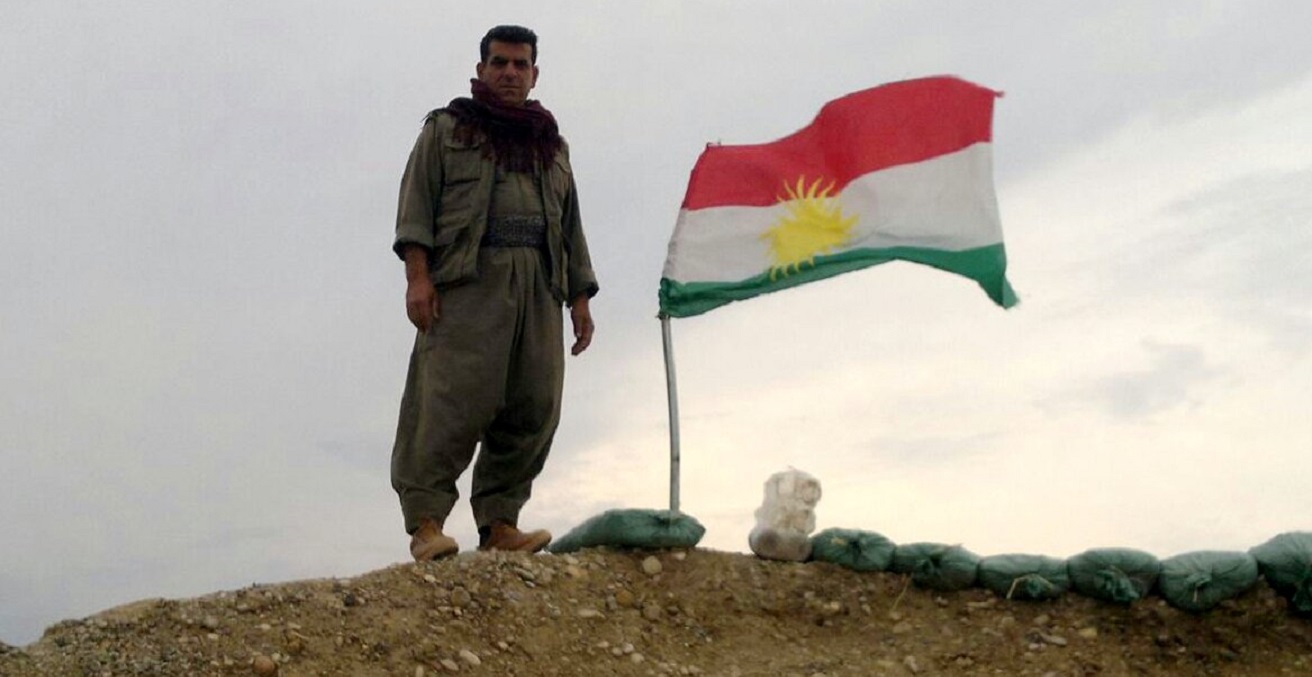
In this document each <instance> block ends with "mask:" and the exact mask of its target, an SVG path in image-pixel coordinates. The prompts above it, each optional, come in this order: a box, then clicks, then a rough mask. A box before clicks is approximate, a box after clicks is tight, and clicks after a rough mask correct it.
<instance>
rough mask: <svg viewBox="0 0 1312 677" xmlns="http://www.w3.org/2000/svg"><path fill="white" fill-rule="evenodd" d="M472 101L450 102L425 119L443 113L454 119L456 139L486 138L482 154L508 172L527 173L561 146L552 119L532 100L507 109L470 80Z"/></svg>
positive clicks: (476, 82)
mask: <svg viewBox="0 0 1312 677" xmlns="http://www.w3.org/2000/svg"><path fill="white" fill-rule="evenodd" d="M469 82H470V88H471V90H472V94H473V98H468V97H460V98H457V99H452V100H451V103H449V104H447V106H446V108H439V109H437V110H435V111H433V112H432V113H429V117H432V116H434V115H437V114H438V113H440V112H442V111H446V112H448V113H450V114H451V115H453V116H455V119H456V129H455V134H456V138H457V139H459V140H460V141H461V142H462V143H471V142H473V140H474V139H475V137H477V136H479V135H480V134H481V135H482V136H486V137H487V138H488V140H489V141H491V143H490V144H488V145H489V146H490V148H488V147H486V146H485V150H484V152H485V154H487V155H488V156H489V157H495V158H496V160H497V164H499V165H501V167H502V168H503V169H506V170H508V171H512V172H531V171H533V167H534V165H535V164H538V163H541V164H545V163H547V162H550V161H551V159H552V158H553V157H555V155H556V153H557V152H559V151H560V149H561V146H563V145H564V140H563V139H561V138H560V130H559V128H557V127H556V118H555V117H553V116H552V115H551V112H550V111H548V110H547V109H546V108H543V107H542V104H541V103H539V102H538V101H536V100H529V101H527V102H525V103H524V105H523V106H507V105H505V104H503V103H501V100H500V99H498V98H497V95H496V92H494V91H493V90H492V88H491V87H488V86H487V85H486V84H484V83H483V81H481V80H478V79H477V78H474V79H471V80H470V81H469Z"/></svg>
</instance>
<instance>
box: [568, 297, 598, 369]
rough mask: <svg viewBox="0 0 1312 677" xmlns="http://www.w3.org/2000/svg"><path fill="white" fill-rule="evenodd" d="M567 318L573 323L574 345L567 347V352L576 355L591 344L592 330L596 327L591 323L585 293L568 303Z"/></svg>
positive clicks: (590, 313)
mask: <svg viewBox="0 0 1312 677" xmlns="http://www.w3.org/2000/svg"><path fill="white" fill-rule="evenodd" d="M569 319H570V322H573V323H574V346H573V347H571V348H570V349H569V353H570V354H571V355H578V354H579V353H581V352H583V351H585V350H587V349H588V346H589V345H592V332H593V330H595V329H596V328H597V327H596V325H594V324H592V311H591V310H589V309H588V297H587V295H586V294H584V295H581V296H579V297H578V298H576V299H574V303H572V304H570V307H569Z"/></svg>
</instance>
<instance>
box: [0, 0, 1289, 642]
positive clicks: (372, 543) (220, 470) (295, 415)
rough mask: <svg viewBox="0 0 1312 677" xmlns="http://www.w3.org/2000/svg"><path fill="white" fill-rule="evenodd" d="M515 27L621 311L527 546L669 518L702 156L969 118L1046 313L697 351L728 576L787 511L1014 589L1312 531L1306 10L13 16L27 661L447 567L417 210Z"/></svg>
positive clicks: (5, 302) (300, 4)
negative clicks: (904, 97)
mask: <svg viewBox="0 0 1312 677" xmlns="http://www.w3.org/2000/svg"><path fill="white" fill-rule="evenodd" d="M544 7H545V8H544ZM498 23H522V24H525V25H529V26H531V27H533V28H535V29H536V30H537V31H538V33H539V35H540V36H541V41H540V45H539V47H540V51H541V54H540V58H539V65H540V67H541V69H542V75H541V79H540V82H539V86H538V88H537V89H536V90H535V92H534V96H535V97H537V98H539V99H541V100H542V102H543V103H544V105H546V106H547V107H548V108H550V109H551V110H552V111H553V112H554V113H555V115H556V117H557V118H558V120H559V121H560V124H561V127H562V130H563V131H564V133H565V135H566V136H567V138H568V139H569V140H570V144H571V148H572V157H573V164H574V168H575V172H576V175H577V179H578V182H579V185H580V192H581V196H582V201H583V202H582V208H583V215H584V222H585V228H586V230H587V233H588V238H589V241H590V244H591V249H592V255H593V260H594V262H595V263H596V268H597V273H598V276H599V278H600V282H601V287H602V291H601V295H600V296H598V297H597V299H596V300H595V301H594V303H593V313H594V316H595V318H596V320H597V324H598V334H597V337H596V340H595V341H594V343H593V347H592V348H591V349H590V350H589V351H588V352H587V353H585V354H584V355H583V356H581V357H578V358H571V359H570V360H569V361H568V374H567V378H566V395H565V397H566V400H565V413H564V418H563V422H562V424H561V428H560V431H559V433H558V435H557V442H556V446H555V448H554V451H553V456H552V458H551V460H550V462H549V463H548V466H547V470H546V472H545V474H544V475H543V477H542V478H541V479H540V481H539V482H538V484H537V485H536V487H535V494H534V499H533V501H532V502H531V503H530V504H529V506H528V508H527V509H526V511H525V513H524V515H523V523H524V524H525V525H527V526H534V527H536V526H545V527H548V528H550V529H553V530H554V531H556V532H557V533H558V534H560V533H563V532H564V531H566V530H568V529H569V528H570V527H572V526H573V525H575V524H577V523H578V522H580V521H582V520H583V519H586V518H587V517H589V516H591V515H594V514H596V513H597V512H600V511H601V510H604V509H607V508H613V507H656V508H659V507H665V506H666V505H667V500H668V499H667V496H668V433H667V427H666V426H667V418H666V400H665V381H664V366H663V363H662V358H661V344H660V328H659V323H658V322H657V321H656V319H655V314H656V308H657V304H656V288H657V282H658V280H659V278H660V272H661V267H662V264H663V262H664V258H665V252H666V244H667V242H668V239H669V236H670V233H671V232H672V229H673V225H674V220H675V216H676V214H677V212H678V207H679V204H680V201H681V199H682V197H683V191H684V188H685V186H686V182H687V178H688V172H689V170H690V169H691V167H692V164H693V161H694V160H695V159H696V157H697V155H698V153H700V151H701V149H702V148H703V146H704V145H705V144H706V143H707V142H710V141H722V142H724V143H756V142H763V141H769V140H772V139H775V138H778V137H780V136H783V135H786V134H788V133H791V132H792V131H794V130H796V129H797V128H799V127H801V126H803V125H805V124H806V123H808V122H809V121H810V120H811V118H812V116H813V115H814V114H815V113H816V111H817V110H818V109H819V107H820V105H821V104H822V103H824V102H825V101H827V100H829V99H832V98H835V97H837V96H841V95H843V94H845V93H848V92H851V91H855V90H858V89H864V88H866V87H870V86H873V85H876V84H880V83H884V82H889V81H893V80H900V79H905V78H910V77H920V76H925V75H936V74H953V75H959V76H961V77H964V78H966V79H969V80H972V81H974V82H977V83H979V84H982V85H985V86H987V87H991V88H994V89H998V90H1002V91H1004V92H1005V93H1006V96H1005V97H1004V98H1003V99H1001V100H999V102H998V104H997V107H996V114H995V148H994V157H995V163H996V166H995V174H996V180H997V190H998V200H999V206H1000V210H1001V214H1002V223H1003V231H1004V235H1005V238H1006V245H1007V249H1008V253H1009V257H1010V261H1011V268H1010V277H1011V280H1012V282H1013V284H1014V285H1015V287H1016V289H1017V291H1018V292H1019V294H1020V295H1021V298H1022V303H1021V305H1020V306H1018V307H1016V308H1014V309H1012V310H1010V311H1003V310H1001V309H999V308H997V307H996V306H994V305H993V304H992V303H990V302H989V301H988V299H987V298H986V297H985V296H984V294H983V293H982V292H981V291H980V290H979V288H978V287H977V286H976V285H975V284H974V283H973V282H970V281H968V280H966V279H964V278H958V277H954V276H951V275H948V274H945V273H941V272H938V271H934V270H930V269H928V268H923V267H917V266H915V265H912V264H907V263H892V264H888V265H884V266H878V267H875V268H871V269H868V270H865V271H861V272H858V273H853V274H850V275H846V276H843V277H839V278H835V279H832V280H828V281H825V282H820V283H816V284H813V285H809V286H805V287H801V288H798V289H794V290H790V291H786V292H781V293H778V294H775V295H771V296H767V297H761V298H758V299H754V300H751V301H747V302H744V303H737V304H732V305H730V306H727V307H725V308H723V309H720V310H716V311H713V312H712V313H710V314H708V315H704V316H700V317H696V318H689V319H685V320H676V321H675V322H674V326H673V334H674V347H675V353H676V362H677V367H678V379H679V386H680V407H681V410H682V413H683V418H682V426H683V452H684V463H683V475H682V476H683V483H682V494H683V506H682V507H683V508H684V510H685V511H686V512H688V513H689V514H692V515H693V516H695V517H697V518H698V519H700V520H701V521H702V522H703V524H705V525H706V526H707V533H706V537H705V539H704V540H703V545H704V546H706V547H711V548H716V549H721V550H732V551H745V550H746V548H747V540H746V538H747V533H748V531H749V530H750V529H751V526H752V523H753V522H752V512H753V510H754V509H755V508H756V506H757V505H759V503H760V500H761V496H762V484H763V483H764V481H765V479H766V478H767V477H768V476H769V475H770V474H771V473H773V472H776V471H779V470H782V469H785V468H787V467H788V466H795V467H797V468H799V469H802V470H806V471H808V472H810V473H811V474H813V475H815V476H816V477H817V478H818V479H819V480H820V481H821V484H822V486H823V489H824V497H823V498H822V499H821V501H820V503H819V505H818V507H817V523H818V525H819V527H820V528H825V527H830V526H844V527H853V528H862V529H869V530H873V531H878V532H880V533H882V534H884V535H886V536H888V537H889V538H891V539H893V540H894V541H895V542H911V541H945V542H952V543H962V544H964V545H966V546H967V547H969V548H971V549H972V550H975V551H976V552H978V553H980V554H985V555H987V554H997V553H1002V552H1028V553H1038V554H1048V555H1053V556H1069V555H1072V554H1075V553H1078V552H1080V551H1082V550H1085V549H1088V548H1091V547H1099V546H1127V547H1137V548H1142V549H1146V550H1149V551H1150V552H1153V553H1155V554H1158V555H1159V556H1163V557H1165V556H1169V555H1172V554H1177V553H1179V552H1184V551H1188V550H1196V549H1246V548H1248V547H1250V546H1253V545H1256V544H1258V543H1261V542H1263V541H1265V540H1266V539H1268V538H1270V537H1271V536H1274V535H1276V534H1277V533H1280V532H1282V531H1289V530H1301V529H1308V528H1312V524H1310V523H1309V515H1310V514H1312V494H1309V492H1308V491H1307V478H1308V477H1312V425H1309V424H1308V421H1307V416H1308V402H1309V400H1312V352H1310V351H1309V348H1310V347H1312V268H1310V267H1309V266H1308V264H1307V261H1308V258H1309V253H1310V252H1312V43H1309V41H1308V40H1307V36H1306V30H1307V27H1308V26H1310V25H1312V4H1310V3H1307V2H1305V1H1304V0H1288V1H1284V2H1274V1H1272V2H1261V1H1254V0H1243V1H1242V2H1241V1H1239V0H1234V1H1230V2H1194V3H1187V4H1180V3H1176V2H1171V1H1168V0H1159V1H1146V0H1124V1H1120V2H1117V1H1110V0H1109V1H1106V2H1095V3H1041V4H1040V3H1034V5H1033V6H1030V7H1025V8H1023V9H1022V8H1021V4H1020V3H1009V4H997V3H991V4H981V3H968V2H955V3H949V2H923V1H922V2H910V1H908V2H891V3H890V2H870V0H853V1H850V2H847V1H844V2H837V1H834V2H805V3H804V2H750V3H749V2H747V1H746V0H741V1H737V2H707V1H698V2H692V1H691V0H689V1H686V2H673V1H671V2H650V3H648V2H644V3H641V4H639V3H636V2H634V3H629V2H613V1H604V0H599V1H597V2H574V1H571V2H563V1H562V2H553V3H505V2H484V3H480V4H479V6H478V7H474V6H473V3H459V4H457V3H432V2H418V1H412V2H382V3H345V2H329V1H326V0H315V1H313V2H311V1H309V0H304V1H295V2H268V1H266V0H260V1H258V2H256V1H246V0H242V1H233V2H223V3H177V2H162V1H160V2H133V3H126V2H98V3H96V2H69V1H56V0H41V1H38V0H6V2H5V3H4V4H3V7H2V8H0V92H3V97H0V158H2V159H0V219H3V228H2V229H0V453H2V454H3V463H4V466H3V473H0V640H3V641H5V642H8V643H11V644H26V643H28V642H31V641H33V640H35V639H36V638H37V637H38V636H39V635H40V633H41V631H42V630H43V629H44V628H45V627H46V626H48V625H49V624H51V623H54V622H56V621H58V620H60V619H62V618H69V617H81V616H85V615H88V614H90V613H94V612H96V611H98V610H101V609H104V608H107V607H110V606H113V605H116V604H120V603H125V602H129V601H133V600H137V599H142V598H147V597H158V596H163V597H181V596H195V595H199V594H204V593H208V592H212V591H216V590H222V589H232V588H238V587H242V586H246V585H249V584H251V583H273V582H278V581H283V580H289V579H298V578H310V577H326V576H351V575H355V574H359V573H363V572H366V571H370V570H373V569H377V568H380V567H383V566H386V565H389V564H392V563H396V562H402V561H405V560H406V559H407V556H408V554H407V551H406V545H407V537H406V535H405V533H404V531H403V529H402V522H401V516H400V510H399V507H398V504H397V500H396V496H395V494H394V493H393V492H392V489H391V487H390V485H389V480H388V459H389V454H390V452H391V444H392V434H393V432H394V430H395V425H396V414H397V408H398V403H399V397H400V393H401V387H402V383H403V380H404V375H405V368H406V363H407V359H408V354H409V349H410V344H411V342H412V340H413V329H412V328H411V327H410V325H409V324H408V323H407V321H406V319H405V313H404V307H403V292H404V284H403V275H402V269H401V265H400V263H399V262H398V261H397V260H396V259H395V257H394V256H393V255H392V253H391V251H390V245H391V241H392V229H393V224H394V217H395V205H396V192H397V186H398V182H399V178H400V175H401V171H402V169H403V167H404V163H405V159H406V156H407V154H408V152H409V150H410V147H411V145H412V143H413V142H414V138H415V136H416V134H417V133H418V131H419V126H420V121H421V119H422V118H423V116H424V114H425V113H426V112H427V111H429V110H430V109H432V108H435V107H438V106H441V105H443V104H445V103H446V102H447V101H448V100H450V99H451V98H453V97H455V96H462V95H466V94H467V92H468V78H469V77H470V76H472V75H473V71H474V64H475V62H476V61H477V59H478V51H477V43H478V39H479V38H480V37H481V36H482V34H483V33H484V32H485V31H486V30H487V29H488V28H489V27H491V26H493V25H495V24H498ZM467 486H468V483H467V481H466V483H465V484H464V487H465V488H466V490H467ZM466 493H467V491H466ZM449 524H450V526H451V529H452V531H453V532H454V535H455V536H456V537H457V539H459V540H460V542H461V543H462V545H464V546H465V547H472V546H473V545H474V544H475V543H476V537H475V535H474V531H473V525H472V518H471V517H470V515H469V509H468V506H467V504H463V503H462V505H461V506H460V507H459V508H458V509H457V511H456V512H455V513H454V514H453V515H452V517H451V519H450V520H449Z"/></svg>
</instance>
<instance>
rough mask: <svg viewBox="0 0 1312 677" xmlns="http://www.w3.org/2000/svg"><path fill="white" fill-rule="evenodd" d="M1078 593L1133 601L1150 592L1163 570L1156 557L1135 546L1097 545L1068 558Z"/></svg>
mask: <svg viewBox="0 0 1312 677" xmlns="http://www.w3.org/2000/svg"><path fill="white" fill-rule="evenodd" d="M1066 572H1067V573H1068V574H1070V577H1071V587H1072V588H1074V589H1075V592H1078V593H1080V594H1081V595H1084V596H1085V597H1092V598H1094V599H1100V600H1102V601H1104V602H1115V603H1117V604H1127V605H1128V604H1131V603H1133V602H1136V601H1138V600H1140V599H1143V598H1144V597H1146V596H1147V595H1148V592H1149V591H1150V590H1152V589H1153V585H1154V584H1156V583H1157V576H1158V575H1159V574H1161V572H1162V563H1161V561H1160V560H1158V559H1157V558H1156V557H1155V556H1153V555H1151V554H1149V553H1146V552H1144V551H1142V550H1134V549H1132V548H1097V549H1094V550H1087V551H1085V552H1082V553H1080V554H1078V555H1076V556H1074V557H1072V558H1070V559H1068V560H1066Z"/></svg>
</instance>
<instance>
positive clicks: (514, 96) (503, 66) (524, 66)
mask: <svg viewBox="0 0 1312 677" xmlns="http://www.w3.org/2000/svg"><path fill="white" fill-rule="evenodd" d="M487 47H488V48H487V60H486V61H483V62H480V63H479V64H478V66H477V68H476V69H475V70H477V71H478V79H479V80H482V81H483V84H485V85H487V86H488V87H491V88H492V91H493V92H496V95H497V98H499V99H501V103H504V104H506V105H509V106H522V105H524V102H525V101H527V100H528V92H529V90H531V89H533V85H535V84H537V81H538V67H537V66H534V65H533V48H532V47H531V46H529V45H528V44H526V43H518V42H501V41H500V40H493V41H492V42H491V43H489V44H488V46H487Z"/></svg>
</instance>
